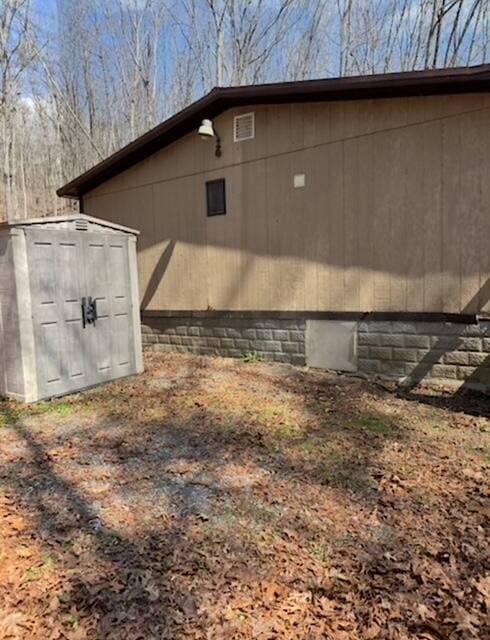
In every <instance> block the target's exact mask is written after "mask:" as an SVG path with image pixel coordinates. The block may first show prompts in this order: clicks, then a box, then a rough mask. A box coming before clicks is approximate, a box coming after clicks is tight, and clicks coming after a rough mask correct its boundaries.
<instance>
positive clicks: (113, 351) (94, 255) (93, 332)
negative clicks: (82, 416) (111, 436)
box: [83, 233, 136, 384]
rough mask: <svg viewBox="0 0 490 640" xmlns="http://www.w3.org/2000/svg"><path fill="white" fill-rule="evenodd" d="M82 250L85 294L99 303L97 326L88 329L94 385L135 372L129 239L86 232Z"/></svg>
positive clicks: (88, 350) (117, 235)
mask: <svg viewBox="0 0 490 640" xmlns="http://www.w3.org/2000/svg"><path fill="white" fill-rule="evenodd" d="M83 251H84V263H85V279H86V287H85V291H86V293H85V294H84V295H87V296H91V297H92V298H95V299H96V301H97V316H98V317H97V320H96V322H95V325H89V326H87V327H86V329H85V332H86V337H87V339H88V347H87V357H88V362H89V363H90V366H91V369H92V374H93V376H94V384H95V383H99V382H104V381H105V380H112V379H113V378H119V377H121V376H125V375H129V374H131V373H135V372H136V363H135V353H134V327H133V320H132V318H133V315H132V303H131V281H130V277H129V261H128V260H129V259H128V238H127V236H124V235H119V234H91V233H87V234H86V235H85V236H84V238H83Z"/></svg>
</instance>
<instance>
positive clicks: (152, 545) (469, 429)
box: [0, 354, 490, 640]
mask: <svg viewBox="0 0 490 640" xmlns="http://www.w3.org/2000/svg"><path fill="white" fill-rule="evenodd" d="M146 366H147V370H146V373H144V374H143V375H141V376H139V377H135V378H131V379H127V380H123V381H120V382H116V383H113V384H110V385H106V386H104V387H102V388H98V389H95V390H92V391H88V392H85V393H81V394H77V395H75V396H71V397H69V398H64V399H61V400H56V401H52V402H46V403H38V404H36V405H32V406H31V407H27V408H22V407H21V406H20V405H17V404H15V403H13V402H5V401H4V402H1V403H0V543H1V546H0V638H2V640H3V639H7V638H8V639H11V638H22V639H29V640H31V639H32V640H37V639H42V640H55V639H58V638H68V639H71V640H75V639H76V640H78V639H83V638H87V639H88V638H90V639H97V640H99V639H104V640H105V639H113V638H114V639H115V638H117V639H121V640H122V639H124V640H136V639H142V640H143V639H145V640H148V639H153V638H155V639H157V638H158V639H166V638H168V639H172V640H179V639H181V638H182V639H183V638H186V639H187V638H206V639H209V640H215V639H221V638H225V639H227V640H228V639H235V638H236V639H238V638H247V639H248V638H258V639H264V640H265V639H283V638H284V639H291V638H298V639H308V640H309V639H311V640H316V639H321V638H325V639H332V640H351V639H352V640H357V639H359V640H369V639H374V638H380V639H393V640H395V639H396V640H398V639H408V638H410V639H420V640H441V639H445V638H448V639H458V640H465V639H470V638H471V639H473V638H479V639H483V638H485V637H487V638H488V637H490V628H489V627H488V626H485V624H487V625H488V614H489V606H490V601H489V598H490V577H489V572H488V569H489V562H488V560H489V553H488V551H489V549H488V529H487V530H486V529H485V527H486V525H488V515H489V513H488V505H489V503H488V495H489V492H488V489H489V486H488V475H487V474H488V469H489V466H490V455H489V454H490V446H489V445H490V442H489V428H490V398H489V397H488V396H482V395H481V396H478V395H465V394H459V395H452V396H451V395H444V394H443V393H440V392H436V391H434V390H433V391H428V390H425V391H424V390H420V389H418V390H413V391H412V392H410V393H408V392H407V393H403V394H402V393H401V392H398V391H396V390H389V389H386V388H383V387H381V386H377V385H375V384H372V383H368V382H366V381H364V380H359V379H355V378H349V377H339V376H335V375H333V374H329V373H327V372H318V371H308V370H306V369H299V368H293V367H289V366H287V365H273V364H265V363H245V362H241V361H237V360H227V359H220V358H201V357H195V356H185V355H177V354H176V355H167V356H163V355H156V354H155V355H147V357H146Z"/></svg>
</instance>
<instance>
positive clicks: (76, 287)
mask: <svg viewBox="0 0 490 640" xmlns="http://www.w3.org/2000/svg"><path fill="white" fill-rule="evenodd" d="M27 243H28V259H29V272H30V282H31V301H32V312H33V323H34V340H35V347H36V363H37V364H36V367H37V381H38V396H39V397H48V396H51V395H58V394H61V393H67V392H69V391H73V390H75V389H80V388H83V387H85V386H88V385H90V384H92V375H91V370H90V366H89V364H88V361H87V358H86V354H85V350H86V346H85V345H86V340H85V336H84V333H85V331H84V329H83V327H82V314H81V304H80V301H81V297H82V295H84V293H83V292H84V289H85V273H84V269H83V266H84V265H83V241H82V236H81V234H79V233H74V232H70V231H53V230H50V231H49V232H47V231H46V230H44V231H41V230H36V229H30V230H29V232H28V233H27Z"/></svg>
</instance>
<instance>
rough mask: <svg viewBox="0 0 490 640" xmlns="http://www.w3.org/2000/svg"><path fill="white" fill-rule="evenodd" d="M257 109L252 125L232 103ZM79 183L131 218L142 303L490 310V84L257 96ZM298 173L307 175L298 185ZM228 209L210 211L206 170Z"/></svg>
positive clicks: (105, 208) (96, 200) (95, 207)
mask: <svg viewBox="0 0 490 640" xmlns="http://www.w3.org/2000/svg"><path fill="white" fill-rule="evenodd" d="M249 111H254V112H255V139H253V140H249V141H246V142H242V143H234V142H233V132H232V122H233V116H234V115H236V114H238V113H246V112H249ZM215 127H216V129H217V131H218V132H219V134H220V136H221V139H222V149H223V155H222V157H221V158H216V157H215V156H214V145H213V142H212V141H202V140H200V139H199V137H198V136H197V135H196V134H190V135H188V136H186V137H184V138H182V139H181V140H179V141H177V142H176V143H174V144H172V145H171V146H169V147H167V148H165V149H163V150H162V151H160V152H158V153H156V154H154V155H153V156H151V157H150V158H147V159H146V160H144V161H142V162H140V163H139V164H137V165H135V166H133V167H131V168H130V169H128V170H127V171H125V172H124V173H122V174H120V175H118V176H116V177H115V178H112V179H111V180H110V181H108V182H106V183H104V184H102V185H100V186H99V187H97V188H96V189H94V190H93V191H92V192H90V193H87V194H86V195H85V196H84V212H85V213H88V214H90V215H94V216H98V217H102V218H107V219H109V220H112V221H114V222H118V223H120V224H123V225H127V226H130V227H135V228H137V229H140V231H141V236H140V240H139V270H140V291H141V296H142V303H143V307H144V308H145V309H148V310H161V309H181V310H204V309H207V308H212V309H223V310H265V311H267V310H277V311H280V310H284V311H303V310H304V311H378V312H396V311H409V312H449V313H461V312H463V313H479V312H490V301H489V288H490V284H489V283H490V153H489V151H488V150H489V149H490V94H479V95H454V96H442V97H437V96H436V97H420V98H396V99H391V100H390V99H383V100H363V101H352V102H336V103H335V102H332V103H315V104H295V105H277V106H260V107H255V108H241V109H233V110H230V111H228V112H226V113H224V114H222V115H221V116H219V117H218V118H216V120H215ZM296 173H304V174H305V176H306V186H305V187H304V188H300V189H294V188H293V176H294V174H296ZM222 177H224V178H225V179H226V198H227V214H226V215H225V216H215V217H211V218H208V217H206V198H205V182H206V180H212V179H215V178H222Z"/></svg>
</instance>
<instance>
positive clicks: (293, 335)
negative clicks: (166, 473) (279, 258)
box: [142, 313, 490, 390]
mask: <svg viewBox="0 0 490 640" xmlns="http://www.w3.org/2000/svg"><path fill="white" fill-rule="evenodd" d="M280 316H285V317H280ZM307 330H308V322H307V319H306V318H301V317H297V314H294V317H292V318H291V319H290V318H287V314H280V315H279V317H267V314H266V313H264V315H263V317H260V314H257V313H253V314H250V315H247V314H243V315H241V314H233V313H230V314H224V315H221V316H219V315H218V316H216V317H213V316H206V315H205V314H202V315H201V314H199V313H196V314H193V313H186V314H185V315H184V314H182V316H180V317H179V316H177V315H175V314H174V315H171V316H164V315H162V316H145V315H143V326H142V331H143V344H144V345H147V346H148V345H152V346H153V348H155V349H158V350H161V351H180V352H190V353H195V354H200V355H220V356H228V357H241V356H243V355H244V354H246V353H250V352H255V353H257V354H258V355H259V356H261V357H262V358H264V359H266V360H273V361H276V362H288V363H291V364H295V365H304V364H308V363H307V361H306V356H305V332H306V331H307ZM357 366H358V370H359V371H360V372H363V373H367V374H373V375H379V376H382V377H388V378H395V379H397V380H414V381H417V380H422V379H429V380H434V379H437V380H445V381H447V380H452V381H456V382H460V383H465V384H466V385H467V386H470V387H473V388H478V389H484V390H490V320H481V321H480V322H476V323H474V324H468V323H460V322H444V321H441V322H425V321H417V320H415V321H409V322H405V321H399V320H389V321H383V322H380V321H377V320H370V319H367V320H366V319H364V320H359V321H358V322H357Z"/></svg>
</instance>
